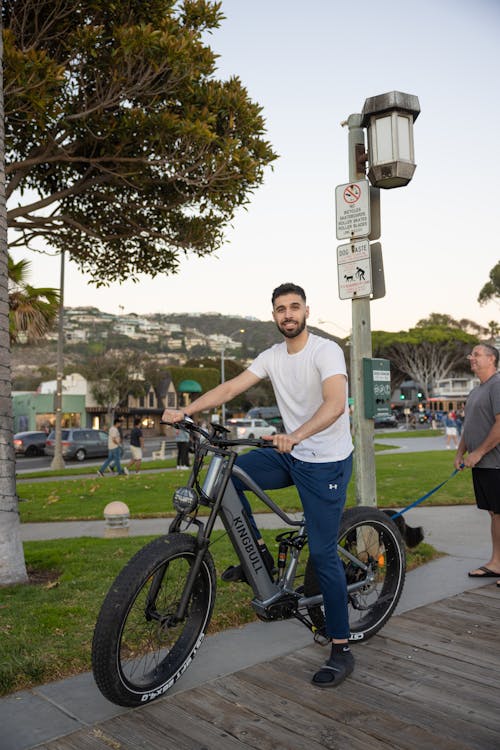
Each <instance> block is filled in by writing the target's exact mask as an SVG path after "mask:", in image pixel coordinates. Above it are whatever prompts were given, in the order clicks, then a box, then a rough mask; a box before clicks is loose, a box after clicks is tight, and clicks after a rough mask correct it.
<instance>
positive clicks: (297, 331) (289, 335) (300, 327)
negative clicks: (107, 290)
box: [276, 315, 306, 339]
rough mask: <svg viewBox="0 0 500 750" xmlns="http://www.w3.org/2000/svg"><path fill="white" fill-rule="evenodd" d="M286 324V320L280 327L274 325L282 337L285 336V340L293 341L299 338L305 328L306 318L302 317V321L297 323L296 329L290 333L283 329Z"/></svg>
mask: <svg viewBox="0 0 500 750" xmlns="http://www.w3.org/2000/svg"><path fill="white" fill-rule="evenodd" d="M286 323H287V321H286V320H284V321H283V323H282V324H281V325H279V324H278V323H276V325H277V326H278V330H279V331H280V333H282V334H283V336H285V338H287V339H294V338H296V337H297V336H299V335H300V334H301V333H302V331H303V330H304V328H305V327H306V316H305V315H304V317H303V319H302V320H301V321H299V324H298V325H297V328H294V329H293V330H292V331H287V329H286V328H285V327H284V326H285V324H286Z"/></svg>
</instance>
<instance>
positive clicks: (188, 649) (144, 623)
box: [92, 534, 216, 706]
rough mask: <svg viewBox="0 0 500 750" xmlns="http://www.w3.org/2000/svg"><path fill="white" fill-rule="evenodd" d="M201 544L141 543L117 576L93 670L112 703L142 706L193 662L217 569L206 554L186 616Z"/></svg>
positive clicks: (184, 537)
mask: <svg viewBox="0 0 500 750" xmlns="http://www.w3.org/2000/svg"><path fill="white" fill-rule="evenodd" d="M196 553H197V547H196V542H195V539H194V537H192V536H189V535H188V534H168V535H167V536H163V537H160V538H159V539H155V540H154V541H153V542H151V543H150V544H148V545H147V546H146V547H143V549H142V550H139V552H138V553H137V554H136V555H135V556H134V557H133V558H132V559H131V560H130V562H129V563H128V564H127V565H126V567H125V568H124V569H123V570H122V572H121V573H120V574H119V576H118V577H117V579H116V580H115V582H114V583H113V585H112V586H111V589H110V590H109V593H108V595H107V596H106V599H105V600H104V603H103V605H102V608H101V611H100V613H99V617H98V619H97V624H96V627H95V631H94V639H93V644H92V668H93V671H94V677H95V680H96V683H97V685H98V687H99V689H100V690H101V692H102V693H103V695H104V696H105V697H106V698H108V700H110V701H112V702H113V703H117V704H118V705H121V706H137V705H140V704H142V703H145V702H147V701H151V700H154V699H155V698H158V697H159V696H161V695H163V694H164V693H166V691H167V690H168V689H169V688H170V687H172V685H174V684H175V682H177V680H178V679H179V677H181V675H182V674H183V673H184V672H185V670H186V669H187V667H188V666H189V664H190V663H191V661H192V660H193V658H194V656H195V654H196V652H197V651H198V648H199V646H200V644H201V642H202V640H203V637H204V635H205V632H206V629H207V627H208V624H209V622H210V618H211V615H212V610H213V605H214V601H215V591H216V577H215V566H214V563H213V559H212V557H211V555H210V553H208V552H206V553H205V556H204V558H203V561H202V563H201V567H200V570H199V572H198V575H197V577H196V579H195V581H194V585H193V588H192V591H191V596H190V598H189V602H188V605H187V608H186V614H185V616H184V619H183V620H181V621H177V620H176V618H175V613H176V611H177V608H178V605H179V601H180V597H181V594H182V592H183V590H184V585H185V583H186V579H187V576H188V574H189V571H190V569H191V566H192V564H193V562H194V559H195V555H196Z"/></svg>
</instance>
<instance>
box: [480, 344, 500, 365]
mask: <svg viewBox="0 0 500 750" xmlns="http://www.w3.org/2000/svg"><path fill="white" fill-rule="evenodd" d="M481 346H482V347H483V349H486V351H487V352H488V354H491V356H492V357H494V359H495V367H498V359H499V357H500V352H499V351H498V349H497V348H496V346H492V345H491V344H481Z"/></svg>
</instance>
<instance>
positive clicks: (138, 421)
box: [134, 417, 141, 425]
mask: <svg viewBox="0 0 500 750" xmlns="http://www.w3.org/2000/svg"><path fill="white" fill-rule="evenodd" d="M138 424H141V418H140V417H135V419H134V425H138Z"/></svg>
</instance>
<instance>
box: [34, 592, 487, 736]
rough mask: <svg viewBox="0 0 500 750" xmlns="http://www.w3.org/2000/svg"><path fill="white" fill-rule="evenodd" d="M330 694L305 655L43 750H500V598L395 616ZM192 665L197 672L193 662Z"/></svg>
mask: <svg viewBox="0 0 500 750" xmlns="http://www.w3.org/2000/svg"><path fill="white" fill-rule="evenodd" d="M354 651H355V655H356V670H355V672H354V673H353V675H352V676H351V677H350V678H349V679H348V680H346V681H345V682H344V683H343V685H341V686H340V687H339V688H336V689H335V690H322V689H321V688H315V687H313V686H312V685H311V684H310V682H309V681H310V678H311V675H312V674H313V672H314V671H315V670H316V669H317V668H318V666H319V665H320V664H321V663H322V662H323V660H324V659H325V654H326V653H327V651H326V650H325V649H321V648H320V647H319V646H316V645H311V646H308V647H307V648H304V649H301V650H300V651H298V652H296V653H294V654H291V655H289V656H286V657H284V658H280V659H276V660H274V661H269V662H264V663H262V664H257V665H255V666H253V667H249V668H247V669H243V670H241V671H240V672H236V673H235V674H233V675H229V676H226V677H221V678H218V679H216V680H213V681H212V682H208V683H205V684H204V685H202V686H201V687H197V688H193V689H190V690H186V691H184V692H179V693H176V694H175V695H172V696H171V697H169V696H168V695H167V696H166V697H165V698H162V699H160V700H158V701H156V703H152V704H150V705H148V706H145V707H142V708H139V709H135V710H131V711H128V712H126V713H125V714H123V715H121V716H118V717H116V718H114V719H111V720H108V721H105V722H102V723H100V724H96V725H95V726H93V727H89V728H88V729H83V730H79V731H77V732H75V733H73V734H71V735H68V736H66V737H64V738H61V739H59V740H55V741H51V742H49V743H45V744H42V745H40V746H39V748H40V750H42V749H43V750H110V749H111V750H139V748H140V749H144V750H248V749H249V748H258V749H259V750H320V748H328V749H330V750H336V749H339V750H340V749H342V750H367V748H369V750H379V749H382V748H385V749H388V748H397V749H398V750H399V748H404V749H405V750H499V749H500V590H499V589H498V588H496V587H495V585H494V584H491V585H486V586H482V587H480V588H476V589H474V590H471V591H468V592H465V593H463V594H460V595H458V596H454V597H452V598H450V599H446V600H443V601H441V602H437V603H435V604H429V605H426V606H424V607H420V608H418V609H415V610H412V611H410V612H407V613H406V614H403V615H400V616H398V617H394V618H392V620H391V621H390V622H389V624H388V625H386V627H385V628H384V629H383V630H382V632H381V634H380V635H378V636H375V638H372V639H371V640H370V641H368V642H367V643H366V644H363V645H357V646H355V647H354ZM191 669H196V662H194V664H193V666H192V667H191Z"/></svg>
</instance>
